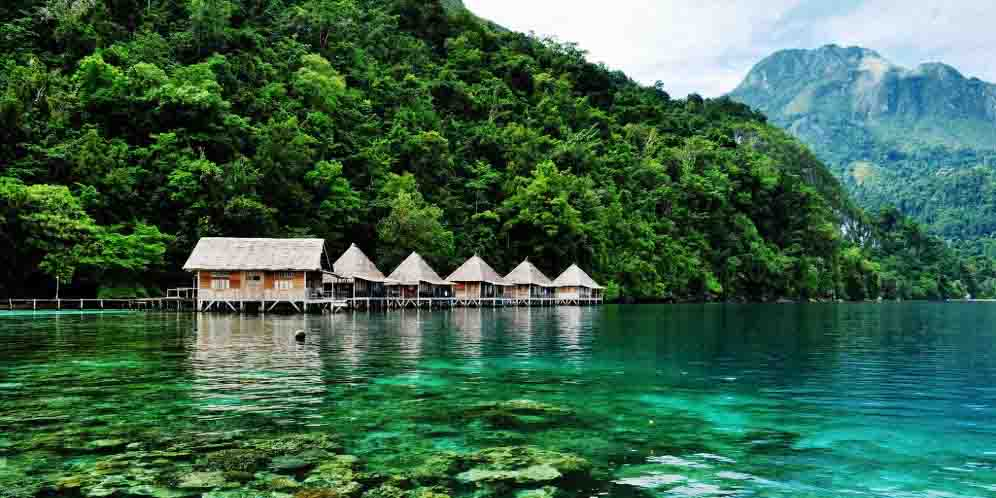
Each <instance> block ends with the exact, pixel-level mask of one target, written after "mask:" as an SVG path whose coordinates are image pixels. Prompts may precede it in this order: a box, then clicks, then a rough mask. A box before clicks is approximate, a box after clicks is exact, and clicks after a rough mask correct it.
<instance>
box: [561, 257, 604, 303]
mask: <svg viewBox="0 0 996 498" xmlns="http://www.w3.org/2000/svg"><path fill="white" fill-rule="evenodd" d="M553 286H554V287H555V288H556V298H557V303H559V304H575V305H580V304H598V303H601V302H602V291H603V289H604V287H602V286H601V285H598V283H597V282H595V280H594V279H592V278H591V277H590V276H588V274H587V273H585V272H584V270H582V269H581V268H580V267H578V265H576V264H574V265H571V267H570V268H568V269H566V270H564V273H561V274H560V276H559V277H557V278H556V279H555V280H554V281H553Z"/></svg>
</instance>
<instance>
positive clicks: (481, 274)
mask: <svg viewBox="0 0 996 498" xmlns="http://www.w3.org/2000/svg"><path fill="white" fill-rule="evenodd" d="M446 280H448V281H450V282H487V283H489V284H494V285H511V284H509V283H508V282H506V281H505V279H504V278H502V277H501V275H499V274H498V272H496V271H495V270H494V268H491V265H489V264H488V263H487V262H485V261H484V260H483V259H481V257H480V256H478V255H476V254H475V255H473V256H472V257H471V258H470V259H468V260H467V261H465V262H464V263H463V264H462V265H460V268H457V269H456V270H454V271H453V273H451V274H450V276H449V277H446Z"/></svg>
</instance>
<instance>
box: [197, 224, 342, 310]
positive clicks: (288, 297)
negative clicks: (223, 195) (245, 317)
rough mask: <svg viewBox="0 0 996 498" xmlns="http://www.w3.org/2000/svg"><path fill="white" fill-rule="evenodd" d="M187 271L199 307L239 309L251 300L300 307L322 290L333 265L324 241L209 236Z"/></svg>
mask: <svg viewBox="0 0 996 498" xmlns="http://www.w3.org/2000/svg"><path fill="white" fill-rule="evenodd" d="M183 269H184V270H186V271H189V272H192V273H193V274H194V279H195V287H196V288H197V309H198V310H200V309H206V308H210V307H211V306H213V305H217V306H227V307H228V308H231V309H232V310H233V311H235V310H236V306H238V307H239V309H245V306H246V304H247V303H257V304H259V305H260V308H261V309H265V307H266V306H267V305H268V304H269V305H270V306H271V308H272V307H273V306H276V304H277V303H288V304H290V305H291V306H293V307H294V308H295V309H300V308H298V304H302V305H303V306H304V307H307V302H308V301H309V300H310V299H311V298H312V297H313V296H314V295H317V294H321V292H322V285H323V281H324V276H325V275H326V274H327V273H328V272H329V271H330V270H331V264H330V263H329V259H328V254H327V253H326V251H325V241H324V240H322V239H249V238H216V237H205V238H203V239H201V240H200V241H198V242H197V246H196V247H195V248H194V251H193V252H192V253H191V254H190V257H189V258H188V259H187V262H186V264H184V265H183Z"/></svg>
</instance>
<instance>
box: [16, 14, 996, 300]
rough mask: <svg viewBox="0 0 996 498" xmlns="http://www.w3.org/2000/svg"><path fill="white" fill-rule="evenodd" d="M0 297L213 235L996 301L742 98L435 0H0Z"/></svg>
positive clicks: (979, 280) (496, 262)
mask: <svg viewBox="0 0 996 498" xmlns="http://www.w3.org/2000/svg"><path fill="white" fill-rule="evenodd" d="M0 65H2V66H3V69H2V71H0V115H2V117H3V122H4V127H3V128H2V129H0V168H2V170H0V241H2V244H0V251H2V257H3V260H4V261H5V262H6V264H5V265H3V268H2V269H0V272H3V273H2V274H0V285H2V287H0V295H11V296H14V297H32V296H50V295H51V294H52V293H53V292H54V289H55V287H56V283H57V282H59V283H60V284H61V286H62V292H63V293H64V294H66V295H79V296H93V295H98V296H107V297H112V296H132V295H139V296H141V295H146V294H156V293H159V292H161V289H163V288H165V287H167V286H178V285H179V286H183V285H188V284H189V282H190V277H189V275H186V274H185V273H183V272H182V271H181V270H180V267H181V265H182V264H183V262H184V261H185V259H186V257H187V255H188V254H189V252H190V250H191V249H192V247H193V246H194V244H195V243H196V242H197V240H198V239H199V238H200V237H205V236H254V237H320V238H324V239H326V241H327V245H328V248H329V251H330V253H332V254H333V257H335V255H337V254H338V253H340V252H341V251H343V250H344V249H345V248H346V247H348V246H349V244H350V243H351V242H355V243H357V244H359V245H360V246H361V247H363V248H364V250H366V251H367V253H368V254H371V256H373V257H374V259H375V261H376V262H377V264H378V265H379V266H380V267H381V269H382V270H385V271H389V270H390V269H391V268H393V266H394V265H396V264H397V263H398V262H399V261H400V260H401V259H402V258H403V257H404V256H405V255H407V253H408V252H410V251H412V250H417V251H419V252H420V253H422V254H423V256H425V258H426V259H427V260H428V261H429V262H430V263H432V264H433V265H434V266H435V267H436V268H437V269H438V270H439V271H440V272H443V273H446V272H448V271H449V270H451V269H452V268H455V267H456V266H457V265H458V264H459V263H460V262H462V260H463V259H464V258H466V257H468V256H470V255H471V254H473V253H475V252H477V253H479V254H481V255H482V256H484V257H485V259H487V260H488V261H489V262H490V263H491V264H492V265H493V266H494V267H495V268H496V269H497V270H498V271H500V272H506V271H508V270H510V269H511V268H513V267H514V266H515V265H516V264H518V263H519V262H520V261H521V260H522V259H523V258H525V257H529V258H530V260H531V261H533V262H534V263H536V265H537V266H538V267H539V268H540V269H542V270H543V271H545V272H547V273H548V274H553V275H556V274H557V273H559V271H561V270H563V269H564V268H565V267H566V266H568V265H569V264H570V263H571V262H575V261H576V262H577V263H579V264H580V265H581V266H582V267H583V268H585V269H586V270H589V272H590V273H591V274H592V276H593V277H594V278H595V279H596V280H599V281H600V282H601V283H602V284H603V285H605V286H606V287H607V288H608V291H607V297H609V298H625V299H636V300H655V301H686V300H693V301H711V300H716V301H720V300H726V301H771V300H777V299H820V300H824V299H854V300H861V299H876V298H879V297H883V298H888V299H893V298H905V299H942V298H949V297H957V298H961V297H964V296H965V295H966V294H972V295H973V296H993V295H996V268H994V265H993V264H992V262H991V261H990V260H989V259H986V258H984V257H981V256H973V257H968V256H962V255H961V253H960V252H957V251H956V250H954V249H953V248H951V247H949V246H948V245H946V244H945V243H943V242H942V241H941V240H940V239H937V238H934V237H933V236H930V235H928V234H927V233H926V232H925V231H924V230H923V229H922V228H921V227H920V226H919V225H917V224H916V223H913V222H912V221H910V220H908V219H905V218H903V217H902V216H900V215H898V214H897V213H898V212H897V211H895V210H892V209H885V210H883V211H882V212H881V213H878V214H874V215H866V214H865V213H863V212H862V211H861V210H859V209H857V208H856V207H854V204H853V203H852V201H851V200H850V199H849V198H848V197H847V195H846V194H845V193H844V191H843V190H842V188H841V186H840V184H839V183H838V182H837V180H835V179H834V177H833V176H832V175H831V174H830V172H829V171H828V170H827V168H826V167H825V166H824V165H822V164H821V163H820V162H819V161H818V160H817V159H816V158H815V157H814V156H813V155H812V153H810V151H809V150H808V149H806V148H805V147H804V146H802V145H800V143H799V142H797V141H796V140H795V139H793V138H791V137H790V136H788V135H787V134H786V133H785V132H782V131H780V130H779V129H777V128H775V127H773V126H770V125H768V124H767V123H766V119H765V117H764V116H762V115H760V114H758V113H756V112H754V111H752V110H751V109H750V108H748V107H746V106H744V105H741V104H737V103H734V102H733V101H731V100H729V99H726V98H720V99H703V98H701V97H699V96H697V95H690V96H687V97H685V98H672V97H671V96H670V95H668V93H667V92H666V87H667V82H666V81H665V82H662V83H658V84H657V85H655V86H641V85H639V84H637V83H636V82H634V81H632V80H631V79H629V78H628V77H627V76H626V75H624V74H622V73H620V72H617V71H613V70H611V69H608V68H606V67H605V66H603V65H599V64H593V63H591V62H589V61H588V60H587V59H586V55H585V53H584V52H583V51H581V50H580V49H579V48H578V47H577V46H575V45H573V44H571V43H564V42H561V41H557V40H552V39H539V38H537V37H533V36H529V35H525V34H521V33H514V32H510V31H507V30H504V29H502V28H500V27H497V26H494V25H491V24H490V23H487V22H484V21H482V20H480V19H478V18H476V17H475V16H473V15H472V14H470V13H469V12H467V11H466V10H464V9H463V8H462V7H460V6H459V5H454V4H453V2H440V0H433V1H426V0H47V1H35V0H7V1H5V2H3V4H2V5H0Z"/></svg>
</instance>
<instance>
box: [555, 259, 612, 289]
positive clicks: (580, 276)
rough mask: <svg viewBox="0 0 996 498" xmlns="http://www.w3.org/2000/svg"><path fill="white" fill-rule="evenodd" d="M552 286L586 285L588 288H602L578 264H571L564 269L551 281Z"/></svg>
mask: <svg viewBox="0 0 996 498" xmlns="http://www.w3.org/2000/svg"><path fill="white" fill-rule="evenodd" d="M553 286H554V287H587V288H589V289H602V288H603V287H602V286H601V285H598V283H597V282H595V280H593V279H592V278H591V277H589V276H588V274H587V273H585V272H584V270H582V269H581V268H579V267H578V265H571V267H570V268H568V269H566V270H564V273H561V274H560V276H559V277H557V278H556V280H554V281H553Z"/></svg>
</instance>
